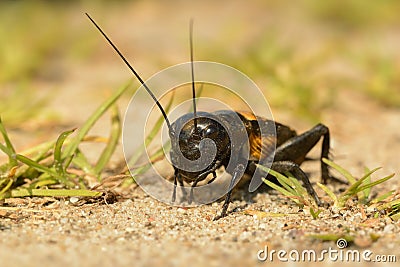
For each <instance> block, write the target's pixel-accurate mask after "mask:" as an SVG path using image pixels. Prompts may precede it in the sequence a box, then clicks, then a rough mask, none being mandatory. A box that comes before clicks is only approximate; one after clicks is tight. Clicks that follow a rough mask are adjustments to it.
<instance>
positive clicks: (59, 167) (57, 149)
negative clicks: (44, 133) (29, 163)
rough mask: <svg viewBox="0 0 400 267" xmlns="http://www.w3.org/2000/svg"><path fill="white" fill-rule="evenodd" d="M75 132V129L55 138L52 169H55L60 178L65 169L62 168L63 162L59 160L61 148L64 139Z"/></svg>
mask: <svg viewBox="0 0 400 267" xmlns="http://www.w3.org/2000/svg"><path fill="white" fill-rule="evenodd" d="M75 130H76V128H75V129H72V130H69V131H65V132H63V133H61V134H60V136H59V137H58V138H57V141H56V145H55V147H54V167H55V169H56V172H57V173H58V174H59V175H62V176H64V175H65V168H64V167H63V160H62V159H61V149H62V147H63V144H64V141H65V139H67V137H68V136H69V135H70V134H72V133H73V132H74V131H75Z"/></svg>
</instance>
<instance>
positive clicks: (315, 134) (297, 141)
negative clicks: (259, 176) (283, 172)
mask: <svg viewBox="0 0 400 267" xmlns="http://www.w3.org/2000/svg"><path fill="white" fill-rule="evenodd" d="M321 137H322V138H323V140H322V149H321V157H320V161H321V181H322V183H324V184H326V182H327V180H328V179H333V180H337V181H339V182H342V181H340V180H338V179H336V178H334V177H331V176H330V174H329V169H328V165H326V164H325V163H324V162H323V161H322V158H329V148H330V145H329V143H330V134H329V128H328V127H326V126H325V125H323V124H317V125H316V126H314V127H313V128H312V129H310V130H308V131H306V132H304V133H302V134H300V135H297V136H294V137H292V138H290V139H289V140H288V141H286V142H285V143H283V144H282V145H280V146H279V147H277V148H276V151H275V158H274V160H275V161H292V162H295V163H297V164H301V163H302V162H303V161H304V160H305V159H306V155H307V153H308V152H310V150H311V149H312V148H313V147H314V146H315V145H316V144H317V143H318V141H319V140H320V139H321Z"/></svg>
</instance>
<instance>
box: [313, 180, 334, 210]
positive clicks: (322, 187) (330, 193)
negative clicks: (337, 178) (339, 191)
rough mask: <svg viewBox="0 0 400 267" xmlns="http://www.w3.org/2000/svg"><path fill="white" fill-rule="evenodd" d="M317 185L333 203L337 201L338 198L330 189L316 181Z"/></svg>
mask: <svg viewBox="0 0 400 267" xmlns="http://www.w3.org/2000/svg"><path fill="white" fill-rule="evenodd" d="M317 185H318V186H319V187H320V188H321V189H322V190H324V192H325V193H326V194H327V195H328V196H329V197H330V198H331V199H332V200H333V202H334V203H335V204H334V205H336V204H337V203H338V198H337V196H336V195H335V193H333V191H332V190H330V189H329V188H328V187H327V186H326V185H323V184H321V183H317Z"/></svg>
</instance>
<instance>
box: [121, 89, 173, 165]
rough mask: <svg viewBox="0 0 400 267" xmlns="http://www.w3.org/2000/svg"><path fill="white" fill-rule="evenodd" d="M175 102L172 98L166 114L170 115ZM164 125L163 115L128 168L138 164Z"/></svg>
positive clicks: (134, 155) (131, 159) (130, 160)
mask: <svg viewBox="0 0 400 267" xmlns="http://www.w3.org/2000/svg"><path fill="white" fill-rule="evenodd" d="M173 101H174V97H173V96H172V97H171V99H170V100H169V102H168V104H167V106H166V107H165V113H167V114H168V112H169V110H170V109H171V107H172V103H173ZM163 123H164V117H163V116H162V115H160V117H159V118H158V119H157V121H156V123H155V124H154V127H153V128H152V129H151V131H150V133H149V134H148V135H147V136H146V138H145V141H144V144H142V145H141V146H140V147H139V148H138V149H137V150H136V152H135V153H134V154H133V155H132V157H131V158H130V159H129V161H128V166H133V165H135V164H136V163H137V161H138V160H139V159H140V157H141V156H142V155H143V153H144V150H145V148H146V147H147V146H148V145H150V143H151V142H152V141H153V139H154V137H155V136H156V135H157V133H158V132H159V131H160V129H161V127H162V125H163Z"/></svg>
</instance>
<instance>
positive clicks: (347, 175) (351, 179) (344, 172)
mask: <svg viewBox="0 0 400 267" xmlns="http://www.w3.org/2000/svg"><path fill="white" fill-rule="evenodd" d="M322 161H323V162H324V163H326V164H327V165H328V166H330V167H332V168H334V169H335V170H337V171H338V172H339V173H340V174H342V175H343V176H344V177H345V178H346V179H347V181H349V183H350V184H354V183H355V182H356V179H354V177H353V175H351V173H350V172H348V171H347V170H345V169H344V168H342V167H341V166H339V165H337V164H336V163H334V162H333V161H330V160H329V159H326V158H323V159H322Z"/></svg>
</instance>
